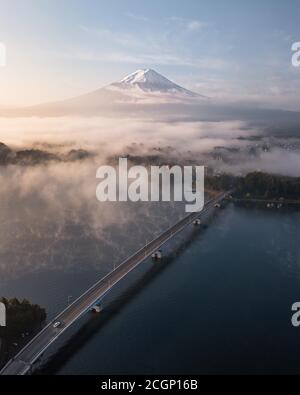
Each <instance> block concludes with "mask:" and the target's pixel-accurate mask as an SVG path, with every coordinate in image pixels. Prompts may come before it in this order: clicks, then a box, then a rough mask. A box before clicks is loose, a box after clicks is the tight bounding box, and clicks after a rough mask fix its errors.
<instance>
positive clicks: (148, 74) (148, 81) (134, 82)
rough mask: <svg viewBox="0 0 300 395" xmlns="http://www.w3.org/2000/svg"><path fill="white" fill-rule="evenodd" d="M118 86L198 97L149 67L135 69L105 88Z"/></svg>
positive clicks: (146, 91)
mask: <svg viewBox="0 0 300 395" xmlns="http://www.w3.org/2000/svg"><path fill="white" fill-rule="evenodd" d="M111 88H119V89H120V90H125V91H127V92H128V91H133V90H140V91H141V92H144V93H152V94H153V93H160V94H168V95H182V96H186V97H200V95H198V94H197V93H194V92H192V91H189V90H187V89H185V88H182V87H181V86H179V85H177V84H175V83H174V82H172V81H170V80H168V79H167V78H166V77H164V76H162V75H161V74H159V73H157V72H156V71H154V70H151V69H144V70H137V71H135V72H134V73H132V74H130V75H128V76H127V77H125V78H123V79H122V80H121V81H120V82H116V83H113V84H111V85H110V86H108V87H107V88H106V89H111Z"/></svg>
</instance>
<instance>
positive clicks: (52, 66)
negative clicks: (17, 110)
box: [0, 0, 300, 109]
mask: <svg viewBox="0 0 300 395" xmlns="http://www.w3.org/2000/svg"><path fill="white" fill-rule="evenodd" d="M299 15H300V2H299V0H286V1H283V0H281V1H279V0H252V1H251V2H250V1H249V2H246V1H240V0H227V1H225V0H185V1H182V0H172V1H169V0H152V1H151V2H150V1H146V0H127V1H122V0H22V1H20V0H0V43H3V44H4V45H5V48H6V66H5V67H0V86H1V89H0V105H1V106H23V105H31V104H37V103H42V102H49V101H54V100H60V99H65V98H69V97H73V96H77V95H79V94H82V93H86V92H89V91H93V90H95V89H98V88H100V87H102V86H105V85H107V84H109V83H111V82H114V81H118V80H120V79H122V78H123V77H124V76H126V75H127V74H130V73H132V72H133V71H135V70H136V69H140V68H153V69H155V70H156V71H158V72H160V73H161V74H163V75H165V76H166V77H168V78H169V79H171V80H173V81H175V82H176V83H179V84H180V85H183V86H185V87H187V88H189V89H192V90H195V91H197V92H199V93H201V94H204V95H207V96H209V97H214V98H219V99H224V98H226V99H227V100H246V101H247V100H248V101H260V102H262V103H264V105H266V106H275V107H276V106H277V107H282V108H289V109H293V108H296V107H297V106H299V102H300V101H299V93H300V68H295V67H293V66H292V64H291V57H292V52H291V46H292V44H293V43H294V42H296V41H300V27H299V26H300V25H299Z"/></svg>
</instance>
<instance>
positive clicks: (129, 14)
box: [125, 12, 150, 22]
mask: <svg viewBox="0 0 300 395" xmlns="http://www.w3.org/2000/svg"><path fill="white" fill-rule="evenodd" d="M125 16H127V17H128V18H131V19H134V20H135V21H140V22H149V21H150V19H149V18H147V17H145V16H143V15H137V14H135V13H133V12H126V13H125Z"/></svg>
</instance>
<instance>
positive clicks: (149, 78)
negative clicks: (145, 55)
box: [121, 69, 172, 85]
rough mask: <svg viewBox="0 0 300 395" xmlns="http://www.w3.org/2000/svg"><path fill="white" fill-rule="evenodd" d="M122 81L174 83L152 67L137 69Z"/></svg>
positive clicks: (130, 82)
mask: <svg viewBox="0 0 300 395" xmlns="http://www.w3.org/2000/svg"><path fill="white" fill-rule="evenodd" d="M121 83H125V84H132V85H134V84H140V83H152V84H160V85H166V84H167V85H170V84H172V83H171V81H169V80H168V79H167V78H165V77H163V76H162V75H160V74H158V73H157V72H156V71H154V70H151V69H145V70H137V71H135V72H134V73H132V74H130V75H128V76H127V77H125V78H123V79H122V81H121Z"/></svg>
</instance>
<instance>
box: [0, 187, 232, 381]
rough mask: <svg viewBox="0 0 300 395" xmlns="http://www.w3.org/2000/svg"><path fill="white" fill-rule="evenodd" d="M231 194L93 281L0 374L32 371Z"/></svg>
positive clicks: (168, 231) (212, 203) (191, 215)
mask: <svg viewBox="0 0 300 395" xmlns="http://www.w3.org/2000/svg"><path fill="white" fill-rule="evenodd" d="M229 194H230V192H226V193H222V194H221V195H220V196H218V197H217V198H215V199H211V200H209V201H208V202H207V203H206V204H205V207H204V209H203V211H202V212H201V213H192V214H190V215H188V216H187V217H185V218H184V219H182V220H180V221H179V222H178V223H176V224H175V225H174V226H172V227H171V228H169V229H168V230H166V231H165V232H163V233H162V234H161V235H160V236H158V237H157V238H156V239H155V240H153V241H152V242H151V243H149V244H147V245H146V246H144V247H143V248H142V249H140V250H139V251H138V252H136V253H135V254H134V255H133V256H131V257H129V258H128V259H126V260H125V261H124V262H123V263H122V264H121V265H120V266H118V267H117V268H116V269H115V270H113V271H112V272H110V273H109V274H108V275H107V276H105V277H104V278H102V279H101V280H100V281H98V282H97V283H96V284H94V285H93V286H92V287H91V288H90V289H88V290H87V291H86V292H85V293H84V294H83V295H81V296H80V297H79V298H78V299H77V300H75V301H74V302H73V303H72V304H71V305H70V306H68V307H67V308H66V309H65V310H64V311H63V312H61V313H60V314H59V315H58V316H57V317H56V318H55V319H54V320H53V321H51V322H50V323H49V324H48V325H47V326H45V328H44V329H43V330H42V331H41V332H39V333H38V334H37V336H35V337H34V338H33V339H32V340H31V341H30V342H29V343H28V344H27V345H26V346H25V347H24V348H23V349H22V350H21V351H20V352H19V353H18V354H17V355H16V357H14V358H13V359H11V360H10V361H9V362H8V363H7V364H6V366H5V367H4V368H3V369H2V370H1V372H0V375H9V376H11V375H21V376H22V375H27V374H30V373H31V372H32V370H33V367H34V364H35V363H37V362H38V361H39V359H40V358H41V357H42V356H43V354H44V353H45V352H46V351H47V350H48V348H49V347H50V346H51V345H52V344H53V343H54V342H55V341H56V340H57V339H58V338H59V337H60V336H61V335H62V334H63V333H64V332H65V331H66V330H67V329H68V328H70V327H71V326H72V325H73V324H74V323H75V322H76V321H77V320H79V319H80V318H81V317H82V316H83V315H84V314H86V313H87V312H88V311H90V310H91V309H92V308H93V307H94V306H95V305H97V303H99V301H101V299H103V298H104V297H105V295H106V294H107V293H108V292H109V291H110V290H111V289H112V288H113V287H114V286H115V285H116V284H118V283H119V282H120V281H121V280H122V279H123V278H124V277H126V276H127V275H128V274H129V273H130V272H132V271H133V270H134V269H135V268H137V266H139V265H140V264H141V263H142V262H144V261H145V260H146V259H147V258H149V257H151V256H152V255H153V254H154V253H155V252H157V250H159V249H160V248H161V247H162V246H163V245H164V244H165V243H167V242H168V241H169V240H171V239H172V238H173V237H174V236H176V235H177V234H179V233H180V232H181V231H183V229H185V228H186V227H187V226H189V225H191V224H192V223H193V222H194V221H195V220H197V219H200V218H201V217H202V215H203V214H205V213H206V212H208V211H209V210H211V209H212V208H214V207H215V206H216V205H217V204H219V203H220V202H222V201H223V200H224V199H225V198H226V197H227V196H228V195H229Z"/></svg>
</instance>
